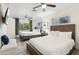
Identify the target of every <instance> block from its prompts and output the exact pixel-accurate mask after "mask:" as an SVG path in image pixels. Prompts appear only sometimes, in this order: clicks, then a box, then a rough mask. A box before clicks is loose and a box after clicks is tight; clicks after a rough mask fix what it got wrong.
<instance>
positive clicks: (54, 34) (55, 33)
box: [51, 31, 59, 37]
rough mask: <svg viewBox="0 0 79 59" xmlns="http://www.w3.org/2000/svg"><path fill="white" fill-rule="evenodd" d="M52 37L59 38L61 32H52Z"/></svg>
mask: <svg viewBox="0 0 79 59" xmlns="http://www.w3.org/2000/svg"><path fill="white" fill-rule="evenodd" d="M51 35H52V36H57V37H59V31H51Z"/></svg>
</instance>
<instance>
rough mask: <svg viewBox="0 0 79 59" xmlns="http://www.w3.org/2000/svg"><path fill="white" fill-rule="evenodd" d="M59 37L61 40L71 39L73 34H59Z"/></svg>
mask: <svg viewBox="0 0 79 59" xmlns="http://www.w3.org/2000/svg"><path fill="white" fill-rule="evenodd" d="M59 37H60V38H66V39H71V37H72V32H59Z"/></svg>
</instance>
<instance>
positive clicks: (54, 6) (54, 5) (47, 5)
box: [47, 4, 56, 7]
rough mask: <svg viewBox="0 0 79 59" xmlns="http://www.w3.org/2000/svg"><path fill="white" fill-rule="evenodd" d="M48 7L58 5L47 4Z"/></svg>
mask: <svg viewBox="0 0 79 59" xmlns="http://www.w3.org/2000/svg"><path fill="white" fill-rule="evenodd" d="M47 6H50V7H56V5H51V4H47Z"/></svg>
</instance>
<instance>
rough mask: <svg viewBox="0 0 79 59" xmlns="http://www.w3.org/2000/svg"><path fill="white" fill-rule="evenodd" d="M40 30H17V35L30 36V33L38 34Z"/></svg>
mask: <svg viewBox="0 0 79 59" xmlns="http://www.w3.org/2000/svg"><path fill="white" fill-rule="evenodd" d="M38 34H41V33H40V32H33V31H32V32H29V31H19V35H21V36H30V35H38Z"/></svg>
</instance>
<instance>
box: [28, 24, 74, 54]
mask: <svg viewBox="0 0 79 59" xmlns="http://www.w3.org/2000/svg"><path fill="white" fill-rule="evenodd" d="M50 29H51V31H52V30H53V31H62V32H64V31H65V32H68V31H72V39H63V38H58V37H55V36H50V35H48V36H44V37H40V38H34V39H31V40H29V41H28V43H27V50H28V51H29V53H30V54H33V55H66V54H70V53H71V52H72V51H73V49H74V46H75V24H67V25H55V26H51V27H50ZM58 43H59V44H58Z"/></svg>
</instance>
